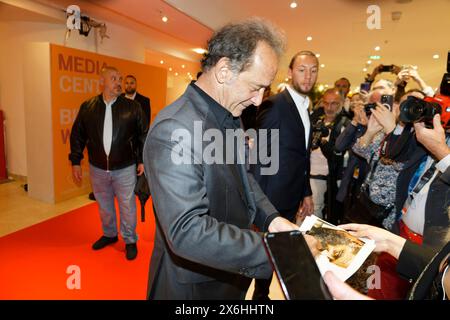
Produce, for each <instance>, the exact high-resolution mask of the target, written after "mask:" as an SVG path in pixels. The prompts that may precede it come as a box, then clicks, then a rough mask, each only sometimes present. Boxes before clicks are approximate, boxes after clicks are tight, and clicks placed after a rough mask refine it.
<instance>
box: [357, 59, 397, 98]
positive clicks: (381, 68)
mask: <svg viewBox="0 0 450 320" xmlns="http://www.w3.org/2000/svg"><path fill="white" fill-rule="evenodd" d="M401 70H402V69H401V68H400V67H399V66H396V65H393V64H392V65H382V64H380V65H378V66H376V67H375V68H374V69H373V71H372V73H371V74H367V75H366V79H365V80H366V83H369V84H370V85H371V90H372V91H373V90H376V89H377V88H375V86H372V84H373V82H374V81H375V78H376V77H377V76H378V75H379V74H381V73H383V72H388V73H392V74H394V75H398V73H399V72H400V71H401Z"/></svg>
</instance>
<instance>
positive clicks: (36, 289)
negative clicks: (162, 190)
mask: <svg viewBox="0 0 450 320" xmlns="http://www.w3.org/2000/svg"><path fill="white" fill-rule="evenodd" d="M145 211H146V221H145V222H144V223H142V222H140V205H138V227H137V233H138V236H139V240H138V256H137V258H136V259H135V260H133V261H128V260H126V258H125V243H124V242H123V240H122V239H121V238H120V236H119V241H118V242H117V243H115V244H114V245H111V246H108V247H106V248H104V249H102V250H100V251H94V250H92V249H91V245H92V244H93V243H94V242H95V241H96V240H97V239H98V238H99V237H100V236H101V235H102V229H101V223H100V216H99V214H98V211H97V204H96V203H92V204H89V205H87V206H85V207H82V208H79V209H77V210H74V211H71V212H68V213H66V214H63V215H61V216H58V217H56V218H53V219H50V220H47V221H44V222H42V223H39V224H37V225H34V226H31V227H29V228H26V229H23V230H20V231H18V232H15V233H12V234H10V235H7V236H5V237H2V238H0V299H2V300H4V299H145V297H146V290H147V279H148V266H149V262H150V256H151V251H152V249H153V239H154V229H155V223H154V217H153V210H152V205H151V199H150V200H149V201H147V204H146V210H145ZM117 212H118V211H117ZM24 214H33V213H32V212H24ZM118 223H119V221H118ZM71 265H76V266H78V267H79V268H80V284H81V288H80V289H79V290H78V289H74V290H70V289H68V288H67V280H68V279H69V277H71V275H72V273H67V268H68V267H69V266H71ZM72 279H73V277H72Z"/></svg>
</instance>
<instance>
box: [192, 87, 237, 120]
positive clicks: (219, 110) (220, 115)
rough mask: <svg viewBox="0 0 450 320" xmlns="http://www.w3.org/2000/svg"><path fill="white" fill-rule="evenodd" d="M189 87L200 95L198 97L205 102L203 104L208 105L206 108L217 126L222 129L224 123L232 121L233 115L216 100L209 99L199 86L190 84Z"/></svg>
mask: <svg viewBox="0 0 450 320" xmlns="http://www.w3.org/2000/svg"><path fill="white" fill-rule="evenodd" d="M190 86H192V88H194V90H195V91H196V92H197V93H198V94H200V96H201V97H202V98H203V100H205V102H206V103H207V104H208V107H209V108H210V109H211V111H212V113H213V114H214V116H215V118H216V120H217V122H219V125H220V126H221V127H223V125H224V123H225V121H226V120H227V119H230V118H231V119H234V117H233V115H232V114H231V112H230V111H228V110H227V109H225V107H223V106H222V105H221V104H219V103H218V102H217V101H216V100H214V99H213V98H211V96H209V95H208V94H207V93H206V92H205V91H203V90H202V89H201V88H200V87H199V86H197V85H196V84H195V83H191V84H190Z"/></svg>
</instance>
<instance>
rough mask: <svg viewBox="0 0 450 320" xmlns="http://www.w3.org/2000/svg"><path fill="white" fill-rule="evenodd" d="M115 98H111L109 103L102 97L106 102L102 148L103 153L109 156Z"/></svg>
mask: <svg viewBox="0 0 450 320" xmlns="http://www.w3.org/2000/svg"><path fill="white" fill-rule="evenodd" d="M116 100H117V98H115V99H113V100H111V101H110V102H109V103H108V102H106V101H105V100H104V99H103V102H104V103H105V104H106V111H105V122H104V123H103V148H104V149H105V153H106V155H107V156H109V153H110V152H111V144H112V134H113V119H112V108H111V107H112V105H113V103H114V102H116Z"/></svg>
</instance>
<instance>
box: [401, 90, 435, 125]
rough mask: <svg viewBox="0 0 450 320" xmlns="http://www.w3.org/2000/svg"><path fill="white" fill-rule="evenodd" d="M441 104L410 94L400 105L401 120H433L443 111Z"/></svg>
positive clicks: (410, 121) (411, 121) (406, 121)
mask: <svg viewBox="0 0 450 320" xmlns="http://www.w3.org/2000/svg"><path fill="white" fill-rule="evenodd" d="M441 111H442V110H441V106H440V105H439V104H437V103H434V102H427V101H424V100H421V99H419V98H416V97H413V96H410V97H408V98H407V99H406V100H405V101H403V102H402V104H401V105H400V117H399V119H400V121H402V122H405V123H413V122H428V123H430V122H433V117H434V116H435V115H436V114H440V113H441Z"/></svg>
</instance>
